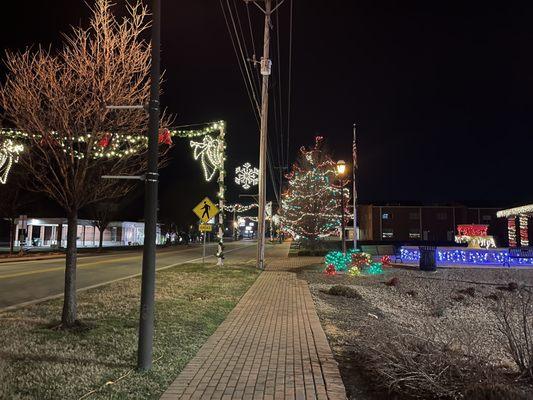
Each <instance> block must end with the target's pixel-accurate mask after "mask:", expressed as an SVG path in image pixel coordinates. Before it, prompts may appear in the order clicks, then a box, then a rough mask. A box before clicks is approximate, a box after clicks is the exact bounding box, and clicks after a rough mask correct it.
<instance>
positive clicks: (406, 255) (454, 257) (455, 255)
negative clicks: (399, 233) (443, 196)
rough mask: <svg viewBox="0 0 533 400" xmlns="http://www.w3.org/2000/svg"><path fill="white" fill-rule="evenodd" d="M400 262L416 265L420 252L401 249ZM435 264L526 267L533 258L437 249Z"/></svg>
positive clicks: (499, 251) (495, 251)
mask: <svg viewBox="0 0 533 400" xmlns="http://www.w3.org/2000/svg"><path fill="white" fill-rule="evenodd" d="M400 255H401V258H402V262H413V263H418V261H419V260H420V251H419V250H418V247H402V248H401V249H400ZM437 263H439V264H465V265H469V264H470V265H474V264H475V265H493V266H494V265H499V266H503V265H510V266H513V265H516V266H519V265H524V266H525V265H527V266H533V258H512V259H510V258H509V251H508V250H507V249H469V248H458V247H438V248H437Z"/></svg>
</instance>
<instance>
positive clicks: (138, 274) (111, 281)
mask: <svg viewBox="0 0 533 400" xmlns="http://www.w3.org/2000/svg"><path fill="white" fill-rule="evenodd" d="M253 245H254V244H246V245H244V246H242V247H237V248H234V249H231V250H228V251H226V252H225V254H228V253H231V252H234V251H237V250H243V249H246V248H247V247H250V246H253ZM212 257H215V255H209V256H206V257H205V258H206V259H207V258H212ZM200 260H202V257H198V258H193V259H192V260H186V261H180V262H178V263H174V264H170V265H165V266H164V267H159V268H156V271H161V270H165V269H169V268H172V267H177V266H178V265H183V264H187V263H191V262H195V261H200ZM141 275H142V274H141V273H140V272H139V273H137V274H132V275H128V276H124V277H122V278H117V279H113V280H110V281H106V282H102V283H97V284H96V285H91V286H85V287H82V288H79V289H76V292H83V291H86V290H89V289H96V288H98V287H100V286H105V285H109V284H110V283H115V282H120V281H123V280H125V279H130V278H136V277H138V276H141ZM63 295H64V293H63V292H61V293H58V294H54V295H51V296H46V297H42V298H40V299H35V300H30V301H25V302H22V303H18V304H13V305H11V306H7V307H3V308H0V313H2V312H4V311H9V310H13V309H16V308H20V307H24V306H30V305H32V304H37V303H41V302H43V301H47V300H53V299H58V298H60V297H62V296H63Z"/></svg>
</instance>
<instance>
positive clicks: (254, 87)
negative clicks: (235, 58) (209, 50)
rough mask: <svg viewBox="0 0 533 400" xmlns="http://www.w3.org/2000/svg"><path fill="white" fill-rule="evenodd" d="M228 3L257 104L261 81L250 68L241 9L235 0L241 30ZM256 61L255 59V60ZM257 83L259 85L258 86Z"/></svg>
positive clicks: (227, 0)
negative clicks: (256, 78)
mask: <svg viewBox="0 0 533 400" xmlns="http://www.w3.org/2000/svg"><path fill="white" fill-rule="evenodd" d="M226 2H227V4H228V9H229V12H230V16H231V20H232V22H233V27H234V30H235V36H236V37H237V41H238V43H239V48H241V55H242V62H243V64H244V68H246V71H247V75H248V77H249V79H250V81H251V83H252V85H253V94H254V99H255V101H256V103H257V104H259V101H258V99H257V98H258V92H259V82H256V81H255V79H253V78H254V74H253V72H252V71H251V70H250V64H249V61H250V53H249V52H248V46H247V45H246V38H245V37H244V31H243V29H242V24H241V18H240V16H239V11H238V9H237V4H236V3H235V0H233V6H234V8H235V15H236V17H237V25H238V26H239V30H238V31H237V28H236V27H235V20H234V18H233V10H232V9H231V6H230V4H229V0H226ZM239 32H240V35H239ZM241 38H242V47H241V46H240V43H241ZM251 40H252V41H253V37H252V38H251ZM242 48H244V54H243V51H242ZM254 61H255V60H254ZM256 84H257V86H256ZM258 108H259V105H258Z"/></svg>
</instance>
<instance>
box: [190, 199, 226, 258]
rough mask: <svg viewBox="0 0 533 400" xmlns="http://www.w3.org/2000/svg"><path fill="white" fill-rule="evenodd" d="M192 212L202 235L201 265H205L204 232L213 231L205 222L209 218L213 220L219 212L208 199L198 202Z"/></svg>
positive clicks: (211, 226)
mask: <svg viewBox="0 0 533 400" xmlns="http://www.w3.org/2000/svg"><path fill="white" fill-rule="evenodd" d="M192 212H193V213H195V214H196V216H197V217H198V218H200V226H199V229H200V232H202V233H203V235H204V238H203V241H204V245H203V250H202V264H204V263H205V239H206V235H207V233H206V232H211V231H212V230H213V225H211V224H208V223H207V221H209V220H210V219H211V218H214V217H215V216H216V215H217V214H218V213H219V212H220V210H219V209H218V207H217V206H216V205H215V203H213V202H212V201H211V200H210V199H209V197H205V198H204V199H203V200H202V201H201V202H199V203H198V204H197V205H196V207H194V208H193V209H192Z"/></svg>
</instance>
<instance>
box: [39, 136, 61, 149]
mask: <svg viewBox="0 0 533 400" xmlns="http://www.w3.org/2000/svg"><path fill="white" fill-rule="evenodd" d="M56 144H57V142H56V140H55V139H54V138H53V137H52V136H51V135H48V134H44V135H43V136H42V137H41V140H40V141H39V145H40V146H43V147H44V146H55V145H56Z"/></svg>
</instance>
